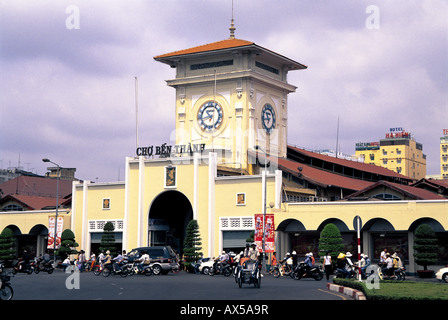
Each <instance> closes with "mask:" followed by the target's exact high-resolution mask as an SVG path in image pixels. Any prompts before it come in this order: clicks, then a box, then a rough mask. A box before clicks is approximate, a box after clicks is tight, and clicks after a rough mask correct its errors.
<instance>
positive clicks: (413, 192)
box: [347, 181, 446, 200]
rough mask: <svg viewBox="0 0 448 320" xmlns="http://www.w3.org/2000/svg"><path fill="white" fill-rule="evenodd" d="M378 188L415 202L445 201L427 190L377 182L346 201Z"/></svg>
mask: <svg viewBox="0 0 448 320" xmlns="http://www.w3.org/2000/svg"><path fill="white" fill-rule="evenodd" d="M378 187H386V188H390V189H392V190H395V191H397V192H399V193H401V194H403V195H405V196H406V197H407V198H411V199H415V200H446V198H445V197H444V196H442V195H440V194H437V193H434V192H431V191H428V190H425V189H421V188H416V187H412V186H408V185H403V184H398V183H393V182H388V181H378V182H376V183H373V184H371V185H370V186H368V187H367V188H364V189H362V190H359V191H357V192H355V193H353V194H351V195H350V196H348V197H347V198H348V199H350V198H356V197H358V196H360V195H362V194H363V193H365V192H367V191H369V190H373V189H375V188H378Z"/></svg>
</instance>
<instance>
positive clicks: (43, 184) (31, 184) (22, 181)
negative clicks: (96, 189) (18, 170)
mask: <svg viewBox="0 0 448 320" xmlns="http://www.w3.org/2000/svg"><path fill="white" fill-rule="evenodd" d="M56 184H57V180H56V179H53V178H46V177H33V176H20V177H17V178H15V179H12V180H9V181H6V182H3V183H2V184H0V190H2V192H3V197H4V196H7V195H8V194H21V195H31V196H43V197H56ZM71 193H72V181H67V180H59V197H61V198H64V197H66V196H68V195H70V194H71Z"/></svg>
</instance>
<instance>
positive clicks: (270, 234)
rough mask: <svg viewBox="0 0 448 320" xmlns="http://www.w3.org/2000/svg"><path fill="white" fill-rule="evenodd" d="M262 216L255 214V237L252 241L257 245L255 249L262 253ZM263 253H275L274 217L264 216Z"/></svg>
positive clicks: (271, 215)
mask: <svg viewBox="0 0 448 320" xmlns="http://www.w3.org/2000/svg"><path fill="white" fill-rule="evenodd" d="M263 216H264V215H263V214H255V235H254V240H255V244H256V245H257V249H258V250H259V251H260V252H263ZM264 230H265V233H264V234H265V251H266V252H274V251H275V224H274V215H273V214H266V221H265V228H264Z"/></svg>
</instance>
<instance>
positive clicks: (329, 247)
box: [319, 223, 344, 264]
mask: <svg viewBox="0 0 448 320" xmlns="http://www.w3.org/2000/svg"><path fill="white" fill-rule="evenodd" d="M343 250H344V245H343V243H342V236H341V232H340V231H339V229H338V227H336V225H335V224H333V223H329V224H327V225H326V226H325V227H324V228H323V230H322V232H321V233H320V239H319V256H321V257H323V256H324V255H325V253H326V252H329V254H330V256H331V260H332V261H333V264H335V263H336V259H337V257H338V255H339V253H340V252H342V251H343Z"/></svg>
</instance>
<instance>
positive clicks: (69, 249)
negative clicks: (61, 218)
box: [56, 229, 79, 260]
mask: <svg viewBox="0 0 448 320" xmlns="http://www.w3.org/2000/svg"><path fill="white" fill-rule="evenodd" d="M77 246H79V244H78V243H76V241H75V234H74V233H73V231H72V230H70V229H65V230H64V231H63V232H62V234H61V247H60V248H59V250H57V251H56V255H58V256H60V257H61V259H62V260H64V259H65V258H66V257H67V256H68V255H70V254H76V253H78V251H76V250H75V249H73V248H76V247H77Z"/></svg>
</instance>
